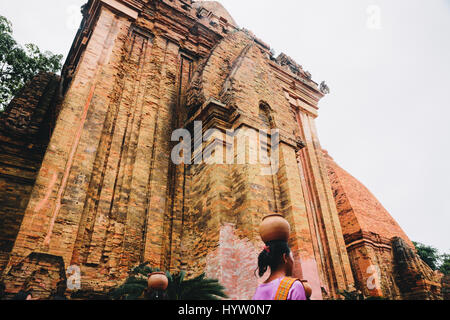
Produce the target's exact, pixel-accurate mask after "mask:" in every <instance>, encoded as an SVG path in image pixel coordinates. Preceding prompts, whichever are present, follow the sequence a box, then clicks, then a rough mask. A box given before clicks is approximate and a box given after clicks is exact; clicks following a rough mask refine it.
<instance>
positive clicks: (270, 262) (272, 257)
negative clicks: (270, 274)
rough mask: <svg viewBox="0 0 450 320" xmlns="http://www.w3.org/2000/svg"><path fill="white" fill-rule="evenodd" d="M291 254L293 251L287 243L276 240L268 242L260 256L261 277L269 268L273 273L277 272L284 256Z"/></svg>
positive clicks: (259, 270) (259, 268) (259, 271)
mask: <svg viewBox="0 0 450 320" xmlns="http://www.w3.org/2000/svg"><path fill="white" fill-rule="evenodd" d="M290 253H291V249H290V248H289V245H288V243H287V242H286V241H282V240H275V241H269V242H267V243H266V248H265V249H264V250H263V251H262V252H261V253H260V254H259V256H258V269H257V270H258V274H259V276H260V277H262V276H263V275H264V273H266V271H267V268H268V267H270V270H272V271H273V270H276V268H278V266H279V265H280V264H281V263H282V261H283V255H284V254H290ZM255 272H256V271H255Z"/></svg>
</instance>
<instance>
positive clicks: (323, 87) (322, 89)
mask: <svg viewBox="0 0 450 320" xmlns="http://www.w3.org/2000/svg"><path fill="white" fill-rule="evenodd" d="M320 92H322V93H323V94H329V93H330V88H329V87H328V85H327V84H326V83H325V81H322V82H321V83H320Z"/></svg>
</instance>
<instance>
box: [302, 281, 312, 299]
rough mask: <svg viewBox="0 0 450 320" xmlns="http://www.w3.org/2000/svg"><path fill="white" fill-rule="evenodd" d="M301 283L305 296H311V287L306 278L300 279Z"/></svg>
mask: <svg viewBox="0 0 450 320" xmlns="http://www.w3.org/2000/svg"><path fill="white" fill-rule="evenodd" d="M300 281H301V282H302V284H303V288H304V289H305V294H306V298H308V299H309V298H311V295H312V288H311V286H310V285H309V283H308V280H300Z"/></svg>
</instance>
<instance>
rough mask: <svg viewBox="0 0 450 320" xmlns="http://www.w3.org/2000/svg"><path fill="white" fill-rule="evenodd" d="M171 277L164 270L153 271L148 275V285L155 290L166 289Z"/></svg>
mask: <svg viewBox="0 0 450 320" xmlns="http://www.w3.org/2000/svg"><path fill="white" fill-rule="evenodd" d="M168 285H169V279H167V276H166V274H165V273H164V272H153V273H152V274H150V276H149V277H148V287H149V288H150V289H154V290H166V289H167V286H168Z"/></svg>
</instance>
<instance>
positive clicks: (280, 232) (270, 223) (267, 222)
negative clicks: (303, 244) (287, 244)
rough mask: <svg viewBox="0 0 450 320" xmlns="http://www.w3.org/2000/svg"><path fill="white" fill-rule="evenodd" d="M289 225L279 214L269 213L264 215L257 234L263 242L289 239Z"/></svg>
mask: <svg viewBox="0 0 450 320" xmlns="http://www.w3.org/2000/svg"><path fill="white" fill-rule="evenodd" d="M290 233H291V226H290V225H289V222H287V220H286V219H285V218H284V217H283V216H282V215H281V214H271V215H268V216H266V217H264V219H263V221H262V223H261V225H260V226H259V234H260V235H261V239H262V241H263V242H264V243H267V242H269V241H273V240H283V241H288V240H289V234H290Z"/></svg>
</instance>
